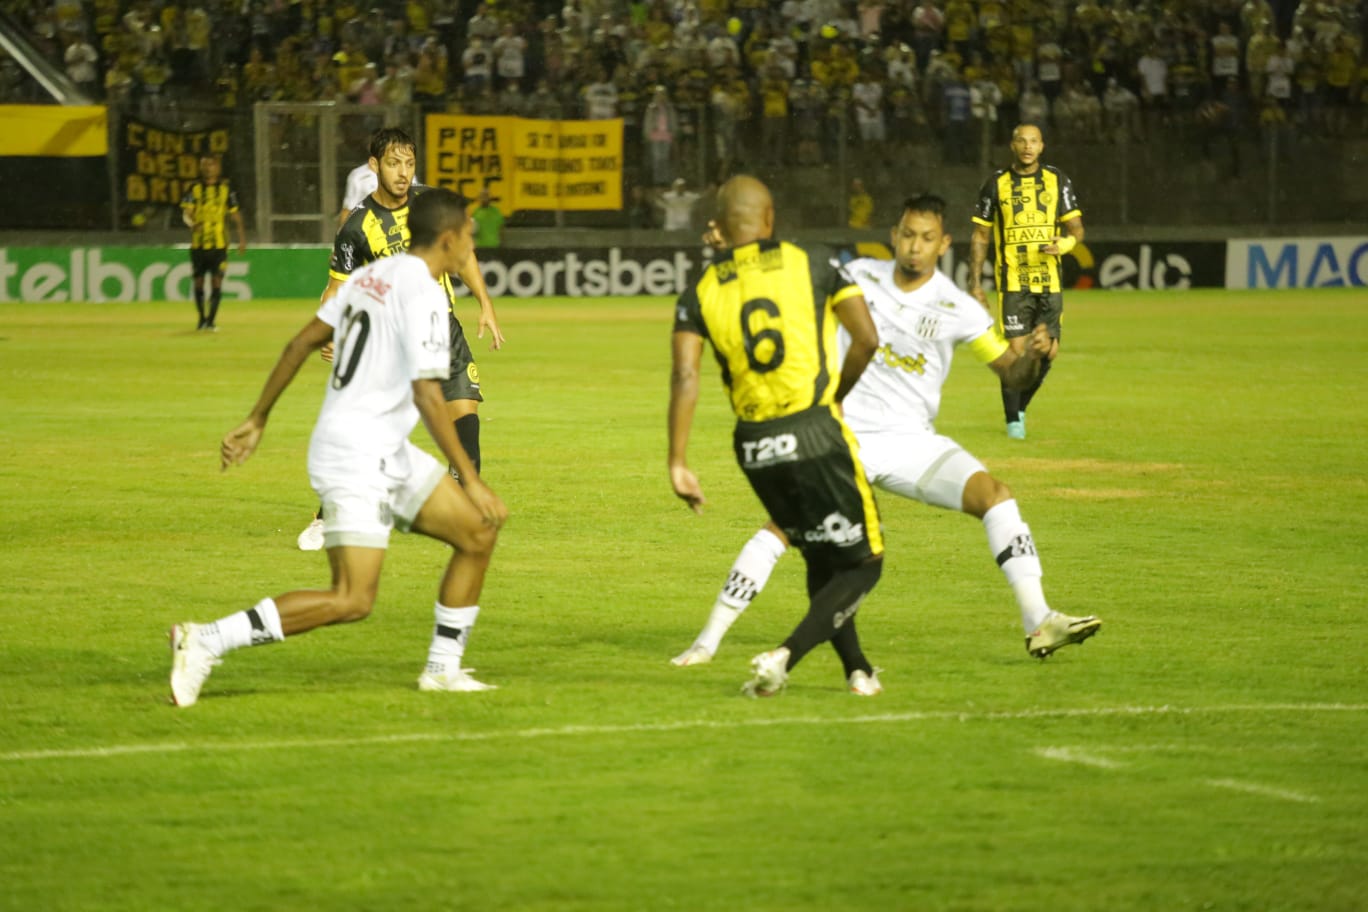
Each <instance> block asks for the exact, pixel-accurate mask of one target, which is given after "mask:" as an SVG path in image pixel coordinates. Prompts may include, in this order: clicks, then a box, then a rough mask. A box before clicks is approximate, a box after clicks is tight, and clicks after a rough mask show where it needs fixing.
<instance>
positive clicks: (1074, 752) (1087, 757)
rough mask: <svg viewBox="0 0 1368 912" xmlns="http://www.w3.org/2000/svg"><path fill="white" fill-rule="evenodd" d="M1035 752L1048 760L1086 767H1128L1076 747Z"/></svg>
mask: <svg viewBox="0 0 1368 912" xmlns="http://www.w3.org/2000/svg"><path fill="white" fill-rule="evenodd" d="M1035 752H1036V753H1037V754H1039V755H1040V756H1042V757H1044V758H1045V759H1046V760H1058V761H1059V762H1061V763H1081V764H1083V765H1084V766H1095V767H1098V768H1099V769H1120V768H1121V767H1123V766H1125V765H1126V764H1124V763H1122V762H1120V761H1119V760H1108V759H1107V758H1106V757H1099V756H1097V755H1096V754H1090V753H1088V752H1086V751H1083V750H1079V749H1078V748H1076V747H1037V748H1036V749H1035Z"/></svg>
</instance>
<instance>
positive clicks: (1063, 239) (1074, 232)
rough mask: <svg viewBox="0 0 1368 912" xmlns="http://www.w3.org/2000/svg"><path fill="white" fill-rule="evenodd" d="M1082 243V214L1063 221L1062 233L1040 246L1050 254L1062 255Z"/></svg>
mask: <svg viewBox="0 0 1368 912" xmlns="http://www.w3.org/2000/svg"><path fill="white" fill-rule="evenodd" d="M1081 243H1083V216H1081V215H1080V216H1076V217H1074V218H1071V219H1069V220H1068V221H1067V222H1065V223H1064V234H1063V235H1060V236H1059V237H1056V238H1055V239H1054V240H1052V241H1050V243H1048V244H1046V245H1045V246H1044V247H1042V248H1041V251H1042V252H1044V253H1048V254H1049V255H1050V256H1063V255H1064V254H1066V253H1068V252H1069V251H1070V250H1073V249H1074V247H1076V246H1077V245H1079V244H1081Z"/></svg>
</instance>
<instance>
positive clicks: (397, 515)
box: [309, 440, 446, 548]
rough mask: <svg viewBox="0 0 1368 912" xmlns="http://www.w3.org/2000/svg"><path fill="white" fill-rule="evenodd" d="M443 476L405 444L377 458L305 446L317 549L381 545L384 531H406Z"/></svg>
mask: <svg viewBox="0 0 1368 912" xmlns="http://www.w3.org/2000/svg"><path fill="white" fill-rule="evenodd" d="M445 474H446V468H445V467H444V466H442V465H441V464H440V463H439V462H438V461H437V460H436V459H433V458H432V457H431V456H430V455H428V454H427V453H426V452H424V451H423V450H420V449H418V447H416V446H414V445H413V444H412V443H410V442H409V441H407V440H405V441H404V445H403V446H402V447H401V448H400V449H399V450H398V451H397V452H395V453H393V454H391V455H389V456H386V457H384V458H383V459H376V458H375V457H374V456H370V455H360V456H358V454H356V453H351V454H347V453H345V452H341V451H338V450H333V449H326V450H323V451H322V452H315V449H314V448H313V447H310V448H309V484H311V485H313V489H314V491H316V492H317V493H318V499H319V500H320V501H321V502H322V504H323V547H325V548H334V547H337V546H338V545H352V546H355V547H359V548H385V547H387V546H388V545H389V537H390V530H391V529H395V528H397V529H398V530H399V531H400V532H407V531H408V530H409V528H410V527H411V526H412V525H413V520H414V517H416V516H417V515H418V511H419V510H421V509H422V507H423V504H425V503H427V499H428V498H429V497H431V496H432V492H433V491H435V490H436V489H437V485H438V484H440V483H441V481H442V476H443V475H445Z"/></svg>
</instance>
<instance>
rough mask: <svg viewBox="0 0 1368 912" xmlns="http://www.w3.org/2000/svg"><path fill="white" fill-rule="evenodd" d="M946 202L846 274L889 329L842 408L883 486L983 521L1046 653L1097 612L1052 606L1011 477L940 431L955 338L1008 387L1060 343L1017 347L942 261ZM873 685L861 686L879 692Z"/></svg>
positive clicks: (708, 643)
mask: <svg viewBox="0 0 1368 912" xmlns="http://www.w3.org/2000/svg"><path fill="white" fill-rule="evenodd" d="M944 217H945V202H944V201H943V200H941V199H940V198H939V197H937V196H932V195H929V194H927V195H923V196H917V197H913V198H911V199H908V200H907V201H906V202H905V203H904V204H903V213H902V217H901V219H900V220H899V221H898V224H897V225H896V226H894V228H893V234H892V245H893V251H894V259H892V260H875V259H868V258H866V259H858V260H855V261H853V262H851V263H849V264H847V265H846V271H847V272H848V273H849V274H850V276H851V278H853V279H854V280H855V282H856V283H857V284H858V285H859V286H860V288H861V289H862V290H863V291H864V294H865V299H866V300H867V301H868V302H869V310H870V313H871V314H873V316H874V324H875V326H876V327H877V329H878V332H879V348H878V350H877V351H876V352H875V354H874V358H873V360H872V361H870V363H869V367H868V368H867V369H866V370H865V372H864V375H863V376H862V377H861V378H860V381H859V383H857V384H856V386H855V388H854V389H853V390H851V392H850V395H848V396H847V397H846V399H845V402H844V403H843V412H844V415H845V420H846V423H847V424H848V425H849V426H850V429H851V430H852V431H854V432H855V436H856V438H857V440H858V441H859V444H860V461H861V462H862V463H863V464H864V467H865V472H866V474H867V475H868V477H869V480H870V482H872V483H873V484H874V485H875V486H876V487H879V488H882V489H883V490H885V491H888V492H889V493H892V494H898V495H901V496H903V497H908V498H911V499H913V500H919V501H921V502H922V503H926V504H930V505H932V506H935V507H941V508H942V509H946V510H959V511H961V512H964V513H968V514H969V515H971V516H974V517H977V518H978V519H980V520H982V522H983V528H984V532H985V533H986V534H987V537H988V547H989V550H990V552H991V553H992V555H993V557H994V558H995V559H996V561H997V564H998V566H999V567H1000V568H1001V569H1002V572H1003V574H1004V575H1005V576H1006V578H1007V582H1008V584H1010V586H1011V587H1012V591H1013V593H1014V594H1015V595H1016V599H1017V604H1018V605H1019V607H1020V609H1021V623H1022V627H1023V628H1024V630H1025V633H1026V650H1027V652H1028V653H1029V654H1030V655H1032V656H1035V657H1037V658H1042V659H1043V658H1045V657H1046V656H1048V655H1050V654H1051V653H1052V652H1054V651H1055V650H1057V649H1059V648H1060V647H1062V646H1066V645H1068V644H1070V643H1079V642H1082V641H1083V640H1085V639H1087V638H1088V637H1090V636H1092V635H1093V634H1094V633H1096V632H1097V630H1098V628H1099V627H1100V626H1101V624H1102V622H1101V621H1100V620H1099V619H1098V618H1096V617H1091V616H1089V617H1081V618H1080V617H1070V616H1068V615H1064V614H1060V613H1059V612H1056V611H1053V610H1052V609H1051V608H1050V606H1049V604H1048V603H1047V602H1046V601H1045V594H1044V591H1043V590H1042V588H1041V584H1040V579H1041V576H1042V570H1041V566H1040V558H1039V557H1038V556H1037V555H1036V549H1035V543H1034V541H1033V540H1032V538H1031V530H1030V528H1029V527H1028V526H1027V525H1026V523H1025V522H1024V521H1023V520H1022V518H1021V512H1020V510H1019V509H1018V508H1017V502H1016V500H1015V499H1014V498H1013V497H1012V492H1011V491H1010V490H1009V489H1008V488H1007V486H1006V485H1005V484H1003V483H1002V482H1001V481H999V480H997V479H996V478H994V477H993V476H992V475H990V474H988V470H987V469H986V468H984V466H983V463H981V462H979V461H978V460H977V459H975V458H974V457H973V456H972V455H970V454H969V453H968V452H966V451H965V450H963V449H962V448H961V447H960V446H959V444H957V443H955V441H953V440H951V439H950V438H949V437H945V436H942V435H940V434H937V433H936V430H935V427H934V424H933V422H934V421H935V418H936V413H937V412H938V411H939V409H940V395H941V387H942V386H943V385H944V384H945V380H946V378H947V377H948V376H949V372H950V361H951V358H952V357H953V355H954V349H955V346H957V345H967V346H968V347H969V350H970V351H972V352H973V353H974V355H975V356H976V357H977V358H978V359H979V360H980V361H982V362H984V363H986V364H987V365H988V366H989V367H990V368H992V370H993V372H994V373H996V374H997V375H998V376H999V377H1000V378H1002V380H1003V382H1005V383H1007V384H1008V385H1009V386H1015V387H1023V386H1027V385H1029V384H1030V383H1031V382H1033V380H1034V378H1035V377H1036V375H1037V374H1038V373H1039V370H1040V362H1041V360H1042V359H1044V358H1045V357H1047V356H1048V354H1049V351H1050V347H1051V340H1050V336H1049V332H1048V331H1047V330H1046V328H1045V326H1044V325H1043V324H1041V325H1039V326H1036V327H1035V328H1034V330H1033V332H1032V334H1031V337H1030V344H1029V345H1028V347H1027V348H1026V349H1025V350H1024V351H1023V352H1022V353H1020V354H1018V353H1016V352H1014V351H1013V350H1012V348H1011V347H1010V346H1009V345H1007V343H1006V341H1005V340H1004V339H1003V338H1002V336H1001V335H1000V334H999V333H998V332H997V330H996V328H995V326H994V322H993V318H992V316H991V315H989V314H988V313H987V312H986V311H985V310H984V308H983V307H981V306H980V305H979V303H978V302H977V301H976V300H975V299H974V298H973V297H971V296H970V295H968V294H967V293H965V292H963V291H961V290H960V289H959V288H957V287H956V286H955V284H954V282H952V281H951V280H950V279H949V278H948V277H947V276H946V275H945V274H944V273H942V272H940V271H939V270H938V269H937V268H936V264H937V262H938V261H939V260H940V258H941V256H942V255H943V254H944V253H945V251H946V250H947V249H949V247H950V235H949V234H947V233H946V231H945V223H944ZM787 547H788V542H787V541H785V540H784V538H783V536H782V534H780V533H779V530H778V529H777V528H775V527H774V526H773V525H772V524H767V525H766V526H765V528H763V529H761V530H760V531H759V532H757V533H756V534H755V536H754V537H753V538H751V540H750V541H749V542H747V543H746V545H745V547H744V548H742V549H741V553H740V555H738V557H737V559H736V562H735V563H734V564H733V565H732V569H731V572H730V574H729V575H728V577H727V581H726V583H725V584H724V585H723V587H722V591H721V593H720V594H719V595H718V597H717V602H716V603H715V604H714V606H713V610H712V613H711V615H710V616H709V618H708V622H707V624H706V625H705V626H704V628H703V630H702V632H701V633H700V634H699V635H698V638H697V639H696V640H695V641H694V643H693V645H692V646H690V647H689V648H688V649H686V650H685V651H684V652H683V653H681V654H680V655H678V656H676V657H675V658H674V659H672V660H671V661H672V662H673V663H674V664H675V665H698V664H702V663H704V662H708V661H711V660H712V657H713V655H714V654H715V653H716V652H717V648H718V646H719V645H720V643H721V642H722V637H723V636H725V635H726V632H727V630H728V629H729V628H730V627H731V625H732V623H733V622H735V620H736V619H737V618H738V617H739V616H740V614H741V612H742V611H744V610H745V609H746V607H747V606H748V605H749V604H750V603H751V601H752V600H753V599H754V598H755V596H756V595H758V594H759V592H760V590H761V589H763V588H764V586H765V583H766V582H767V581H768V579H769V576H770V572H771V571H772V570H773V569H774V565H775V563H776V562H778V560H779V558H780V556H781V555H782V554H783V553H784V550H785V549H786V548H787ZM871 681H872V682H873V683H872V686H871V687H869V688H866V689H865V690H863V691H857V692H859V693H861V695H864V696H872V695H873V694H875V693H878V691H879V685H878V682H877V679H871Z"/></svg>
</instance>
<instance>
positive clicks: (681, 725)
mask: <svg viewBox="0 0 1368 912" xmlns="http://www.w3.org/2000/svg"><path fill="white" fill-rule="evenodd" d="M1365 711H1368V704H1362V703H1265V704H1257V703H1248V704H1234V705H1230V706H1092V707H1077V708H1072V709H1067V708H1065V709H1061V708H1052V709H1022V710H999V711H993V710H989V711H980V712H960V711H955V710H936V711H925V712H917V711H913V712H900V713H879V714H874V715H859V716H845V717H840V716H837V717H829V716H788V717H777V718H758V719H725V720H718V719H681V720H679V721H675V722H643V723H638V724H634V725H563V726H559V727H556V728H521V729H511V730H508V731H489V732H412V733H398V734H391V735H361V736H358V737H355V738H297V739H282V740H274V741H238V742H221V743H214V742H206V743H201V744H190V743H187V742H184V741H169V742H161V743H153V744H111V745H105V746H96V747H78V748H66V749H46V750H27V751H9V752H6V753H0V762H11V763H22V762H26V761H36V760H80V759H105V758H110V757H120V756H125V755H128V754H176V753H186V752H189V751H203V752H215V751H218V752H227V751H258V750H296V749H297V750H309V749H316V748H325V747H363V746H365V745H369V744H405V743H415V742H453V741H454V742H461V741H495V740H503V739H516V738H574V737H591V736H595V735H632V734H645V733H651V732H675V731H691V730H697V729H731V728H760V727H771V726H783V725H878V724H883V723H899V722H939V721H949V722H993V721H1015V720H1026V719H1058V718H1080V717H1084V718H1085V717H1099V716H1166V715H1174V716H1186V715H1199V714H1230V713H1286V712H1291V713H1328V712H1365Z"/></svg>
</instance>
